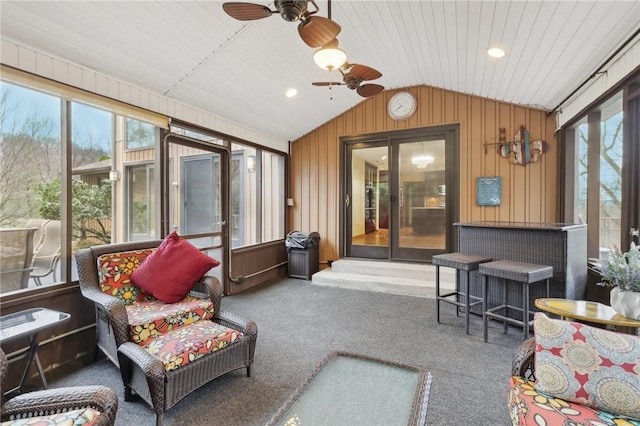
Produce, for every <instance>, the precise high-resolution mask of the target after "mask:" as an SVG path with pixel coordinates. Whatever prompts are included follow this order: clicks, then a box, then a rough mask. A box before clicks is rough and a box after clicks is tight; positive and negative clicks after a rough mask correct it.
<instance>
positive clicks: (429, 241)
mask: <svg viewBox="0 0 640 426" xmlns="http://www.w3.org/2000/svg"><path fill="white" fill-rule="evenodd" d="M399 152H400V156H399V160H400V167H399V186H400V190H399V192H400V193H401V198H400V205H399V212H400V217H399V219H400V229H399V233H398V234H399V235H398V236H399V238H398V247H399V248H420V249H440V250H443V249H445V248H446V238H445V234H446V219H445V218H446V214H445V212H446V183H445V178H446V175H445V141H444V140H435V141H421V142H409V143H402V144H400V151H399Z"/></svg>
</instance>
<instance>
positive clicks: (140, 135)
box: [126, 118, 156, 149]
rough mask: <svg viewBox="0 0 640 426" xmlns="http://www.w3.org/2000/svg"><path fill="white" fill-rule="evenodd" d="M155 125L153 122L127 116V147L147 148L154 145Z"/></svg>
mask: <svg viewBox="0 0 640 426" xmlns="http://www.w3.org/2000/svg"><path fill="white" fill-rule="evenodd" d="M155 134H156V132H155V127H154V126H153V124H149V123H145V122H142V121H138V120H134V119H133V118H127V140H126V145H127V149H139V148H148V147H152V146H154V145H155V141H156V137H155Z"/></svg>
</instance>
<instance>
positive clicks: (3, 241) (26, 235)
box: [0, 228, 36, 293]
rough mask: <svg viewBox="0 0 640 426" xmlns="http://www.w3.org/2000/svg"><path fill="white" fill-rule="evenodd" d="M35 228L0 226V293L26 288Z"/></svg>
mask: <svg viewBox="0 0 640 426" xmlns="http://www.w3.org/2000/svg"><path fill="white" fill-rule="evenodd" d="M35 231H36V228H0V293H7V292H9V291H14V290H20V289H23V288H27V285H28V284H29V274H30V273H31V259H32V256H33V234H34V233H35Z"/></svg>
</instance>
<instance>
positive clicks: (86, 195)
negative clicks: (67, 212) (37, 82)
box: [71, 102, 113, 279]
mask: <svg viewBox="0 0 640 426" xmlns="http://www.w3.org/2000/svg"><path fill="white" fill-rule="evenodd" d="M71 128H72V134H71V141H72V145H71V146H72V153H71V155H72V164H73V166H72V177H73V180H72V200H71V216H72V218H71V222H72V225H71V226H72V230H71V236H72V241H73V248H74V250H79V249H81V248H85V247H89V246H92V245H96V244H108V243H110V242H111V181H110V180H109V172H110V171H111V169H112V160H111V158H112V146H113V115H112V114H111V113H110V112H108V111H104V110H101V109H98V108H94V107H91V106H88V105H84V104H80V103H75V102H74V103H72V105H71ZM72 279H77V271H76V269H75V268H73V269H72Z"/></svg>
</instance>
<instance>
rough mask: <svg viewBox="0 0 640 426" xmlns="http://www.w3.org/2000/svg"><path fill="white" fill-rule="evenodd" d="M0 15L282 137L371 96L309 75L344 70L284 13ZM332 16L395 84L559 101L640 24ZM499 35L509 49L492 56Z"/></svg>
mask: <svg viewBox="0 0 640 426" xmlns="http://www.w3.org/2000/svg"><path fill="white" fill-rule="evenodd" d="M260 3H261V4H265V5H267V6H269V7H271V8H272V9H274V5H273V2H271V3H266V2H260ZM316 3H317V4H318V6H319V7H320V15H321V16H327V2H326V1H318V2H316ZM0 15H1V21H0V31H1V33H0V34H1V36H2V38H3V39H5V40H9V41H16V42H19V43H21V44H23V45H26V46H30V47H33V48H35V49H38V50H41V51H44V52H47V53H50V54H53V55H55V56H58V57H60V58H63V59H65V60H69V61H71V62H75V63H77V64H79V65H83V66H86V67H89V68H92V69H95V70H98V71H100V72H102V73H104V74H106V75H109V76H112V77H115V78H118V79H121V80H123V81H126V82H129V83H131V84H134V85H136V86H139V87H142V88H145V89H147V90H150V91H153V92H155V93H159V94H163V95H165V96H168V97H170V98H173V99H176V100H178V101H180V102H184V103H186V104H189V105H192V106H194V107H197V108H200V109H202V110H205V111H209V112H212V113H214V114H217V115H219V116H221V117H223V118H225V119H227V120H230V121H233V122H235V123H238V124H240V125H243V126H244V127H248V128H250V129H253V130H256V131H259V132H261V133H264V134H267V135H270V136H272V137H275V138H278V139H281V140H283V141H286V140H294V139H297V138H299V137H300V136H302V135H304V134H306V133H308V132H309V131H311V130H312V129H314V128H316V127H318V126H319V125H321V124H323V123H325V122H327V121H328V120H330V119H332V118H333V117H335V116H337V115H339V114H341V113H342V112H344V111H345V110H348V109H349V108H352V107H353V106H355V105H357V104H358V103H360V102H361V101H363V98H361V97H360V96H358V95H357V94H356V92H355V91H351V90H349V89H348V88H346V87H333V88H331V89H329V88H327V87H314V86H312V85H311V84H310V83H311V82H312V81H327V80H333V81H340V80H341V76H340V75H339V74H338V73H337V72H336V71H333V72H331V73H330V72H328V71H323V70H321V69H320V68H318V67H317V66H316V65H315V64H314V62H313V59H312V55H313V50H312V49H310V48H309V47H308V46H306V45H305V44H304V43H303V42H302V40H301V39H300V38H299V36H298V34H297V23H288V22H286V21H284V20H283V19H282V18H281V17H280V16H279V15H277V14H274V16H271V17H269V18H266V19H262V20H259V21H250V22H241V21H237V20H235V19H233V18H231V17H229V16H228V15H227V14H225V12H224V11H223V10H222V2H220V1H128V2H106V1H86V2H77V1H56V2H49V1H28V2H24V1H11V0H3V1H2V2H0ZM332 19H333V20H334V21H336V22H337V23H339V24H340V25H341V26H342V32H341V33H340V34H339V36H338V39H339V40H340V46H341V47H342V48H343V49H344V50H345V51H346V53H347V56H348V61H350V62H352V63H359V64H364V65H368V66H371V67H373V68H375V69H377V70H379V71H380V72H382V74H383V76H382V77H381V78H380V79H378V80H375V81H373V83H377V84H381V85H383V86H385V88H386V89H396V88H402V87H408V86H414V85H419V84H427V85H431V86H436V87H440V88H444V89H450V90H455V91H459V92H463V93H468V94H473V95H478V96H483V97H487V98H492V99H497V100H501V101H507V102H513V103H518V104H523V105H530V106H536V107H540V108H544V109H547V110H551V109H553V108H554V107H556V106H557V105H558V104H559V103H560V102H561V101H562V100H563V99H564V98H565V97H566V96H568V95H569V94H570V93H571V92H572V91H573V90H574V89H576V88H577V87H578V85H580V83H582V82H583V81H585V80H586V79H587V78H588V77H589V76H590V75H592V74H593V73H594V71H595V70H596V69H597V68H598V67H599V66H601V65H602V64H603V63H604V61H605V60H606V59H607V58H608V57H609V56H610V55H611V53H612V52H613V51H615V50H616V49H617V48H618V47H619V46H620V45H622V44H623V43H624V41H625V40H627V39H628V38H629V37H630V36H631V34H633V33H634V32H635V31H637V29H638V28H640V2H638V1H637V0H631V1H554V0H548V1H511V2H510V1H488V0H487V1H415V0H414V1H391V0H387V1H382V0H377V1H334V2H332ZM494 45H495V46H500V47H502V48H503V49H504V50H505V51H506V56H505V57H504V58H502V59H494V58H490V57H488V56H487V53H486V51H487V48H489V47H492V46H494ZM0 59H1V52H0ZM290 87H294V88H296V89H297V90H298V95H297V96H296V97H294V98H286V97H285V95H284V94H285V91H286V90H287V89H288V88H290Z"/></svg>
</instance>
